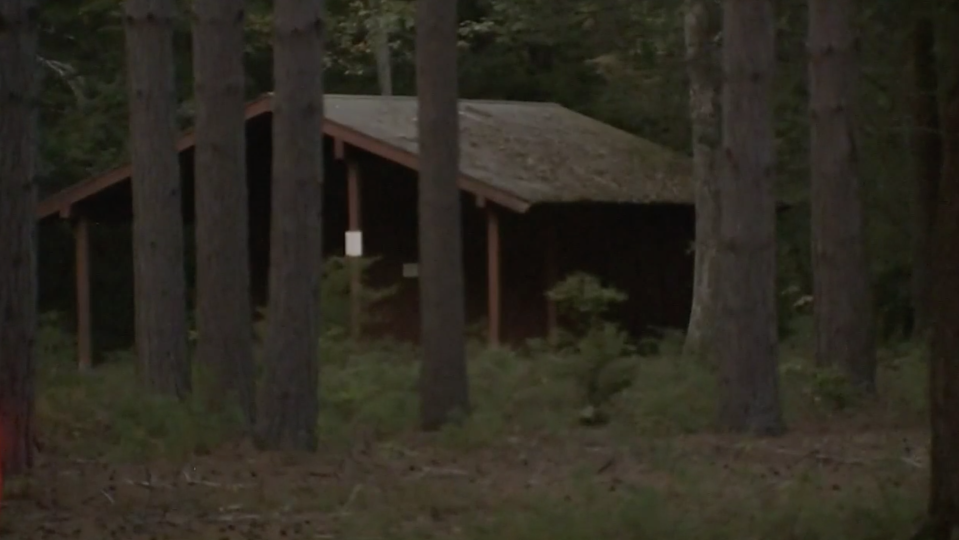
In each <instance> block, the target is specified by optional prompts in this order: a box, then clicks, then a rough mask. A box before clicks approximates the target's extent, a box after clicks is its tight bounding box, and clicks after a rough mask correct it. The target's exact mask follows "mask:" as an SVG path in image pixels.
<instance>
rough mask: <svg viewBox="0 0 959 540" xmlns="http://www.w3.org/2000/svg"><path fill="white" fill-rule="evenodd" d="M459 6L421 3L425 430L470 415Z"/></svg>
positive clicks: (442, 0)
mask: <svg viewBox="0 0 959 540" xmlns="http://www.w3.org/2000/svg"><path fill="white" fill-rule="evenodd" d="M456 42H457V20H456V2H449V1H448V0H418V1H417V5H416V86H417V94H418V98H419V120H418V124H419V146H420V174H419V251H420V267H421V269H420V306H421V307H420V309H421V313H422V315H421V320H422V325H423V326H422V332H423V337H422V345H423V366H422V372H421V377H420V405H421V415H422V425H423V428H424V429H426V430H434V429H438V428H439V427H441V426H442V425H444V424H446V423H447V422H449V421H451V420H454V419H455V418H456V415H457V414H460V415H465V414H467V413H469V410H470V402H469V385H468V383H467V373H466V344H465V337H464V336H465V331H466V322H465V318H466V315H465V307H464V299H463V287H464V284H463V245H462V242H463V240H462V232H461V228H462V226H461V221H460V212H461V209H460V193H459V188H458V187H457V178H458V176H459V112H458V107H457V103H458V86H457V81H456V73H457V69H456Z"/></svg>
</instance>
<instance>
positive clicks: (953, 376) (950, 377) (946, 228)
mask: <svg viewBox="0 0 959 540" xmlns="http://www.w3.org/2000/svg"><path fill="white" fill-rule="evenodd" d="M943 12H944V14H943V15H944V16H943V24H942V28H941V30H942V32H941V34H942V41H941V48H940V51H942V53H941V54H942V55H943V57H942V62H940V66H942V69H943V70H944V71H943V72H942V77H941V82H942V91H941V94H940V95H941V96H942V97H943V102H942V107H941V112H940V114H941V125H942V131H941V133H942V159H943V160H942V177H941V183H940V185H939V198H938V202H937V207H936V212H937V213H936V224H935V234H934V236H933V242H934V244H933V246H934V251H935V254H936V256H935V259H934V265H933V276H934V279H933V288H932V291H933V294H932V295H931V296H930V298H932V299H934V302H932V303H931V305H930V307H931V308H932V310H931V314H932V328H931V330H932V332H931V343H930V355H931V359H930V381H929V382H930V398H931V399H930V412H931V421H932V426H931V427H932V444H931V451H930V453H931V467H930V471H929V476H930V493H929V517H930V520H929V525H930V531H929V532H930V533H931V534H930V535H929V536H930V537H931V538H933V539H934V540H946V539H948V538H951V537H953V535H954V533H956V532H957V531H959V453H957V451H956V449H957V448H959V324H957V321H959V37H957V35H956V33H957V32H959V5H956V3H955V2H954V3H952V5H951V6H949V7H948V8H945V9H943Z"/></svg>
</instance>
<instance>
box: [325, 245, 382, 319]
mask: <svg viewBox="0 0 959 540" xmlns="http://www.w3.org/2000/svg"><path fill="white" fill-rule="evenodd" d="M377 260H378V258H377V257H371V258H356V259H349V258H346V257H329V258H327V259H326V260H324V261H323V276H322V279H321V281H320V299H321V302H322V309H323V313H322V320H323V327H324V328H325V329H334V328H340V329H349V327H350V302H351V300H350V298H351V296H350V275H351V274H350V273H351V270H350V265H351V264H356V265H358V266H359V268H358V271H359V272H360V276H361V283H363V286H362V287H361V289H360V308H361V309H360V312H361V313H362V315H363V317H364V318H363V319H362V320H361V324H363V325H364V326H365V325H367V324H370V323H375V322H376V316H375V313H376V304H377V303H378V302H382V301H383V300H387V299H389V298H391V297H392V296H393V295H395V294H396V291H397V289H398V287H397V286H395V285H393V286H390V287H382V288H377V287H370V286H369V285H367V284H366V281H367V280H366V279H364V278H365V276H366V273H367V271H368V270H369V268H370V267H371V266H372V265H374V264H376V261H377Z"/></svg>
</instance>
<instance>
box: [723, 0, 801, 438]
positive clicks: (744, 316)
mask: <svg viewBox="0 0 959 540" xmlns="http://www.w3.org/2000/svg"><path fill="white" fill-rule="evenodd" d="M775 22H776V21H775V19H774V17H773V4H772V0H725V2H724V3H723V75H724V77H723V78H724V81H725V84H724V86H723V98H722V119H723V158H724V159H723V163H722V167H723V170H722V173H721V174H720V177H719V178H720V184H719V206H720V224H719V245H718V250H717V256H716V258H717V261H716V262H717V264H718V265H719V268H718V270H717V272H718V275H717V282H716V283H717V289H716V290H717V295H716V319H715V320H716V325H715V328H716V330H715V338H714V343H713V344H712V346H711V347H710V348H711V349H713V353H714V355H715V363H716V364H717V365H718V366H719V367H720V373H721V381H722V384H721V387H722V393H721V401H720V423H721V424H722V425H723V427H725V428H726V429H729V430H732V431H743V432H753V433H757V434H765V435H774V434H778V433H781V432H782V431H784V429H785V427H784V423H783V418H782V410H781V406H780V401H779V370H778V360H777V355H778V344H777V338H778V336H777V327H776V202H775V195H774V188H775V186H774V178H773V173H774V159H775V157H774V152H773V141H774V140H775V135H774V133H773V126H772V104H771V93H772V88H771V83H772V77H773V72H774V66H775V50H774V47H775V41H776V40H775Z"/></svg>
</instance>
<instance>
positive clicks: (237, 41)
mask: <svg viewBox="0 0 959 540" xmlns="http://www.w3.org/2000/svg"><path fill="white" fill-rule="evenodd" d="M193 9H194V22H193V66H194V82H195V93H196V104H197V111H196V182H195V184H196V250H197V257H196V259H197V260H196V274H197V329H198V333H199V334H198V341H197V349H196V356H197V360H198V362H199V363H200V364H201V365H202V366H204V367H207V368H209V369H210V371H211V372H212V373H211V375H212V377H211V383H212V386H211V387H210V388H208V389H207V390H208V391H209V394H208V395H209V396H210V397H214V396H215V400H214V402H215V403H226V404H228V405H229V406H235V407H238V408H239V410H240V412H241V413H242V414H243V416H244V418H245V419H246V421H247V423H248V424H249V425H250V426H252V425H253V422H254V421H255V416H254V409H255V407H254V404H255V400H256V396H255V385H256V380H255V377H256V369H255V365H254V363H253V333H252V332H253V330H252V329H253V312H252V309H253V308H252V306H251V299H250V264H249V263H250V255H249V228H248V227H245V226H243V224H244V223H247V221H248V219H249V208H248V195H247V184H246V144H245V138H246V137H245V133H244V125H245V120H244V96H243V87H244V81H243V79H244V73H243V0H196V1H195V2H194V4H193ZM227 396H229V397H228V398H227V399H224V398H225V397H227Z"/></svg>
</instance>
